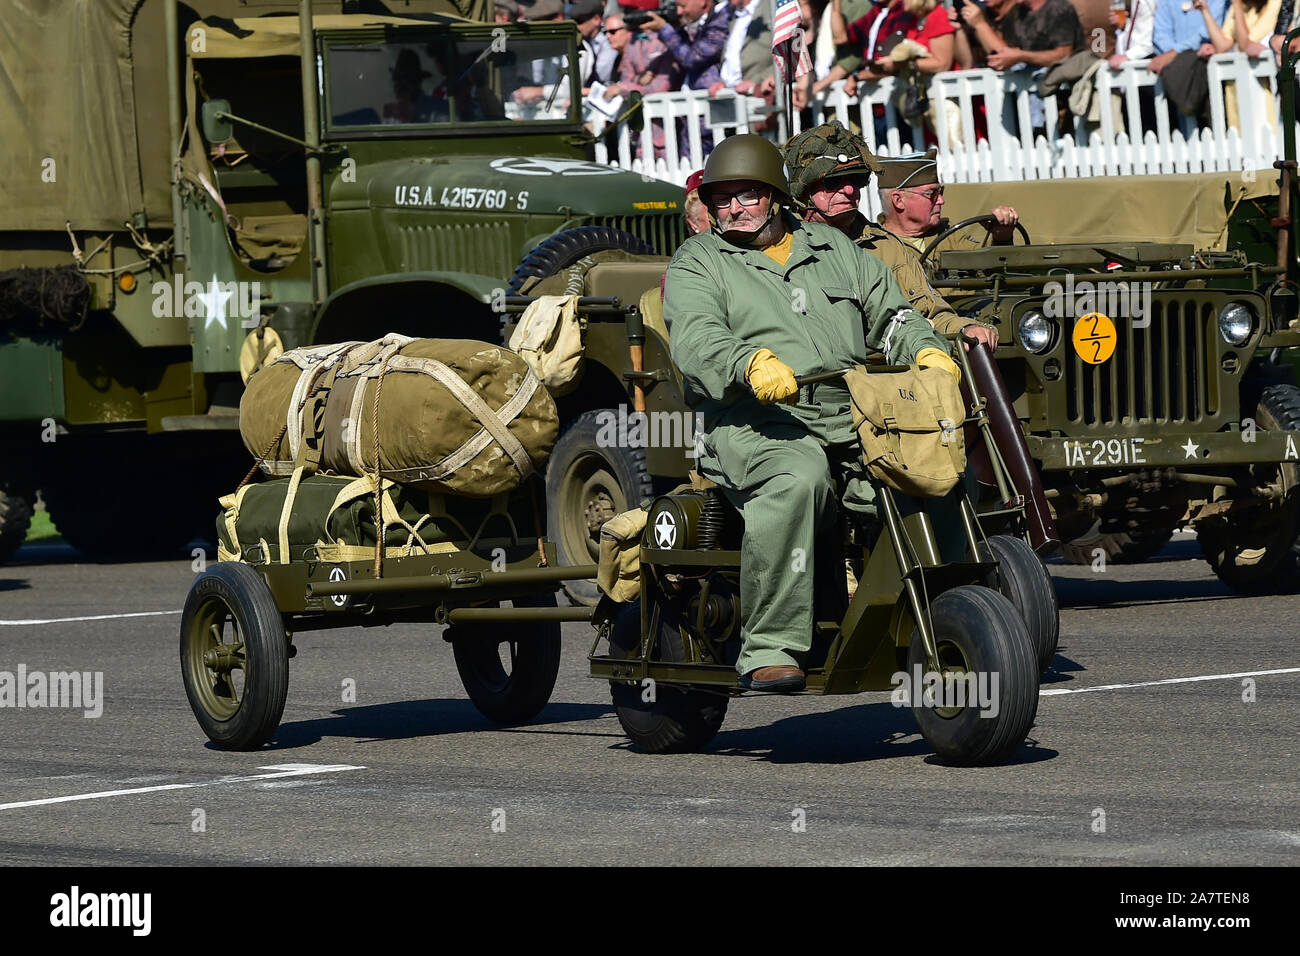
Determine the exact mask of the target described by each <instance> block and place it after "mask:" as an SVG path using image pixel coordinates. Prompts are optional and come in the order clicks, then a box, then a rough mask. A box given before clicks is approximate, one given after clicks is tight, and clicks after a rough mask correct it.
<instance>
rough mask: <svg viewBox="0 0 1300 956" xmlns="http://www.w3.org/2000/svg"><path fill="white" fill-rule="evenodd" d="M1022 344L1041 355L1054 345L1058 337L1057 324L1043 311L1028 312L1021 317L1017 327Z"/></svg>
mask: <svg viewBox="0 0 1300 956" xmlns="http://www.w3.org/2000/svg"><path fill="white" fill-rule="evenodd" d="M1017 332H1018V333H1019V335H1020V344H1021V345H1023V346H1024V347H1025V348H1027V349H1029V351H1031V352H1033V353H1034V354H1035V355H1041V354H1042V353H1044V352H1046V351H1047V350H1048V349H1049V348H1051V347H1052V340H1053V339H1054V338H1056V325H1055V323H1053V322H1052V321H1051V320H1050V319H1048V318H1047V316H1045V315H1043V313H1041V312H1032V311H1031V312H1026V313H1025V314H1024V315H1022V316H1021V317H1020V324H1019V326H1018V327H1017Z"/></svg>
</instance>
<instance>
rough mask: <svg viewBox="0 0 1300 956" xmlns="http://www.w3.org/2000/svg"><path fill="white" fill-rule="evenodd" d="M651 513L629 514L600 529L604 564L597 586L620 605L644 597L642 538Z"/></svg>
mask: <svg viewBox="0 0 1300 956" xmlns="http://www.w3.org/2000/svg"><path fill="white" fill-rule="evenodd" d="M648 514H649V512H647V510H646V509H645V508H637V509H636V510H635V511H625V512H623V513H622V514H621V515H615V516H614V517H612V518H610V519H609V520H608V521H606V522H605V523H604V524H603V525H601V528H600V562H599V564H598V565H597V566H596V583H597V584H598V585H599V586H600V589H601V590H602V591H604V592H605V593H606V594H608V595H609V596H610V597H611V598H613V599H614V600H615V601H618V602H619V603H620V604H625V603H627V602H628V601H635V600H636V599H637V598H639V597H640V596H641V535H642V533H643V532H644V531H645V523H646V518H647V516H648Z"/></svg>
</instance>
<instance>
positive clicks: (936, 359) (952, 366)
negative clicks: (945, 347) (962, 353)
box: [916, 347, 961, 385]
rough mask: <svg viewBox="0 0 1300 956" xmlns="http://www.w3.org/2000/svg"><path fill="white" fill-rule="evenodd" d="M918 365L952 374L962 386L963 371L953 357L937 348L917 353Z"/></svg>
mask: <svg viewBox="0 0 1300 956" xmlns="http://www.w3.org/2000/svg"><path fill="white" fill-rule="evenodd" d="M916 364H917V365H919V366H921V368H941V369H943V370H944V371H946V372H948V373H950V374H951V375H952V377H953V378H955V379H956V380H957V384H958V385H960V384H961V369H960V368H958V367H957V363H956V362H954V361H953V360H952V356H951V355H948V354H947V353H946V352H942V351H940V350H939V349H936V348H933V347H931V348H928V349H921V351H919V352H917V353H916Z"/></svg>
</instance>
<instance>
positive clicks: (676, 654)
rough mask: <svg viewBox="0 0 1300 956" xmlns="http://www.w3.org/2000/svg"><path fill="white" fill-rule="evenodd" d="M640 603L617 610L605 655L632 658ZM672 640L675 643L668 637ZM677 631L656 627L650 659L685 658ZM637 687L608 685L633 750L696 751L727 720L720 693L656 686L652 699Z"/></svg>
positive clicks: (637, 641) (618, 683)
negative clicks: (656, 631)
mask: <svg viewBox="0 0 1300 956" xmlns="http://www.w3.org/2000/svg"><path fill="white" fill-rule="evenodd" d="M640 632H641V602H640V601H633V602H632V603H631V604H628V605H626V606H625V607H624V608H623V610H622V611H620V612H619V615H618V617H617V618H616V619H615V621H614V627H613V630H612V631H611V633H610V640H609V646H610V654H611V655H613V656H617V657H624V658H626V657H630V656H633V655H634V654H635V653H636V652H637V649H638V647H639V644H640ZM674 636H676V638H677V639H676V640H674V639H673V637H674ZM680 637H681V635H680V632H675V629H674V628H672V627H671V626H664V627H661V629H660V632H659V636H658V639H657V641H656V649H655V653H654V654H653V655H652V656H653V657H655V658H657V659H660V660H665V661H670V662H680V661H682V660H683V659H684V658H685V653H684V648H683V647H682V643H681V640H680ZM645 690H646V688H644V687H642V686H641V685H640V684H627V683H623V682H621V681H610V682H609V693H610V698H611V699H612V700H613V702H614V712H615V713H616V714H617V715H618V722H619V724H620V725H621V726H622V727H623V732H624V733H625V734H627V736H628V739H629V740H631V741H632V744H633V746H635V747H637V748H638V749H640V750H643V751H645V752H646V753H651V754H670V753H697V752H699V751H701V750H703V749H704V747H705V746H706V745H707V744H708V743H709V741H710V740H712V739H713V738H714V737H715V736H716V735H717V733H718V730H719V729H721V727H722V722H723V721H724V720H725V719H726V717H727V705H728V703H729V702H730V698H728V697H727V696H726V695H725V694H720V693H718V692H716V691H706V690H700V689H698V688H694V687H690V686H686V687H680V686H676V685H671V684H660V683H656V684H655V687H654V692H655V693H654V697H655V699H654V700H653V701H646V700H644V699H643V698H642V695H643V694H644V693H645Z"/></svg>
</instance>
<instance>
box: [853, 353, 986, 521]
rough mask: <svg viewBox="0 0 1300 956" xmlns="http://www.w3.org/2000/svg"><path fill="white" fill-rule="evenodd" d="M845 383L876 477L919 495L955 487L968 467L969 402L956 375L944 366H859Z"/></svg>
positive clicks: (936, 494)
mask: <svg viewBox="0 0 1300 956" xmlns="http://www.w3.org/2000/svg"><path fill="white" fill-rule="evenodd" d="M844 383H845V384H846V385H847V386H848V389H849V399H850V403H851V405H852V409H853V430H854V431H856V432H857V433H858V439H859V441H861V443H862V460H863V461H864V462H866V465H867V470H868V471H870V472H871V475H872V477H874V478H876V479H878V480H879V481H881V482H883V483H884V484H886V485H888V486H889V487H891V488H893V489H895V490H897V491H901V492H903V493H904V494H908V495H915V496H917V497H921V498H938V497H942V496H943V495H946V494H947V493H948V492H949V491H951V490H952V488H953V486H954V485H956V484H957V480H958V478H959V477H960V476H961V473H962V472H963V471H965V469H966V445H965V440H964V439H963V437H962V427H961V426H962V422H964V421H965V419H966V407H965V404H964V403H963V402H962V397H961V389H960V388H959V387H958V385H957V382H956V381H955V380H954V379H953V377H952V375H950V374H949V373H948V372H947V371H946V370H944V369H941V368H918V367H916V366H913V367H912V368H910V369H908V370H907V371H905V372H867V371H866V370H865V369H864V368H862V366H858V367H857V368H855V369H853V370H852V371H850V372H848V373H847V374H846V375H845V376H844Z"/></svg>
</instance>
